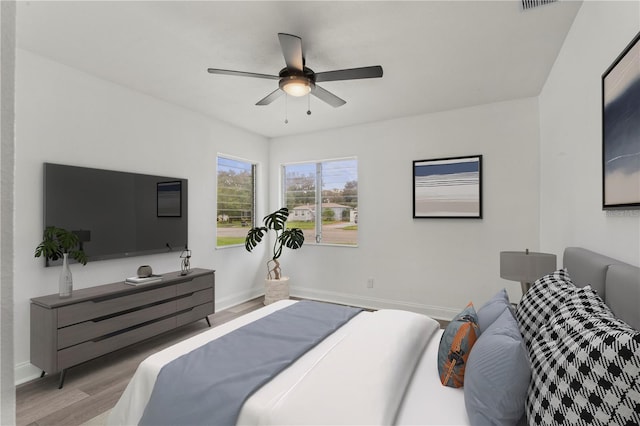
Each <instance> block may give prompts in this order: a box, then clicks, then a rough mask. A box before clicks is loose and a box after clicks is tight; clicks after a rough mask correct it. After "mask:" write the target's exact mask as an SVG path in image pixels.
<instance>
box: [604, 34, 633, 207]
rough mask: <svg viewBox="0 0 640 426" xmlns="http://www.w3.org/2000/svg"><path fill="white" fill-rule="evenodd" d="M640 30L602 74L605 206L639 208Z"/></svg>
mask: <svg viewBox="0 0 640 426" xmlns="http://www.w3.org/2000/svg"><path fill="white" fill-rule="evenodd" d="M638 40H640V33H638V34H637V35H636V36H635V37H634V39H633V40H632V41H631V43H629V45H628V46H627V47H626V48H625V49H624V51H623V52H622V53H621V54H620V56H618V58H616V60H615V61H614V62H613V64H611V66H610V67H609V68H608V69H607V70H606V71H605V72H604V74H602V208H603V209H604V210H611V209H640V42H638Z"/></svg>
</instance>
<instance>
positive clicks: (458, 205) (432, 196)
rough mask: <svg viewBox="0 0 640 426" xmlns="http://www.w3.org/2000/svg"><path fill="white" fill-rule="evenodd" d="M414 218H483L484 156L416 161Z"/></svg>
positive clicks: (414, 167) (414, 166)
mask: <svg viewBox="0 0 640 426" xmlns="http://www.w3.org/2000/svg"><path fill="white" fill-rule="evenodd" d="M413 217H414V218H475V219H481V218H482V155H472V156H468V157H455V158H436V159H432V160H417V161H414V162H413Z"/></svg>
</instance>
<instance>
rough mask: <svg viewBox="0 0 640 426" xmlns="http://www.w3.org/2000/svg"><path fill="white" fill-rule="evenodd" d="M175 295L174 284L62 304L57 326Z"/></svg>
mask: <svg viewBox="0 0 640 426" xmlns="http://www.w3.org/2000/svg"><path fill="white" fill-rule="evenodd" d="M175 295H176V286H175V285H170V286H166V287H161V288H156V289H153V290H146V291H141V292H139V293H133V294H128V295H123V296H120V297H114V298H109V299H105V300H101V299H96V300H90V301H88V302H82V303H76V304H73V305H68V306H62V307H60V308H59V309H58V327H65V326H68V325H71V324H77V323H80V322H84V321H87V320H91V319H94V318H99V317H103V316H107V315H112V314H115V313H118V312H122V311H126V310H128V309H134V308H137V307H140V306H145V305H149V304H152V303H155V302H160V301H162V300H166V299H171V298H172V297H175Z"/></svg>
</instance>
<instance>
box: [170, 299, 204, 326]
mask: <svg viewBox="0 0 640 426" xmlns="http://www.w3.org/2000/svg"><path fill="white" fill-rule="evenodd" d="M212 313H213V302H210V303H205V304H204V305H199V306H196V307H194V308H192V309H191V310H189V311H187V312H182V313H181V314H179V315H178V316H177V317H176V318H177V323H176V327H180V326H181V325H185V324H189V323H190V322H194V321H198V320H200V319H203V318H204V317H206V316H207V315H209V314H212Z"/></svg>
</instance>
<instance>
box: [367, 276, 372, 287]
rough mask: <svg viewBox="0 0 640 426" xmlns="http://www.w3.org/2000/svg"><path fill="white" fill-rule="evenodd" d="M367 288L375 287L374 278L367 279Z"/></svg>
mask: <svg viewBox="0 0 640 426" xmlns="http://www.w3.org/2000/svg"><path fill="white" fill-rule="evenodd" d="M367 288H373V278H369V279H368V280H367Z"/></svg>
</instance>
